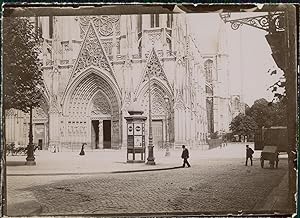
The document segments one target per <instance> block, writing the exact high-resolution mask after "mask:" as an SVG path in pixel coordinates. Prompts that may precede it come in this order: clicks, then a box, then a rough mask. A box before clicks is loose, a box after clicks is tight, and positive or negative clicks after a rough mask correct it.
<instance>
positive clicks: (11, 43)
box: [3, 17, 43, 165]
mask: <svg viewBox="0 0 300 218" xmlns="http://www.w3.org/2000/svg"><path fill="white" fill-rule="evenodd" d="M37 33H38V31H37V28H34V25H33V24H32V22H30V20H29V19H28V18H22V17H5V18H4V20H3V62H4V64H3V71H4V74H3V94H4V98H3V99H4V104H3V105H4V110H7V109H10V108H14V109H19V110H22V111H24V112H25V113H26V112H30V124H29V135H28V137H29V144H28V146H27V158H26V160H27V162H26V164H30V165H32V164H34V165H35V158H34V151H33V135H32V110H33V107H37V106H39V104H40V99H41V96H42V94H41V90H40V88H41V87H42V86H43V80H42V71H41V69H40V62H39V59H38V55H39V38H38V34H37Z"/></svg>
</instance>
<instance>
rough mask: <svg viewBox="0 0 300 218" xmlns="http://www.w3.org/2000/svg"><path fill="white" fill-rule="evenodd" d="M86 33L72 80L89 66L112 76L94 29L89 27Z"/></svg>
mask: <svg viewBox="0 0 300 218" xmlns="http://www.w3.org/2000/svg"><path fill="white" fill-rule="evenodd" d="M87 31H88V33H87V37H86V39H85V41H84V42H83V45H82V47H81V50H80V53H79V56H78V59H77V63H76V65H75V67H74V71H73V75H72V78H75V77H76V75H78V74H79V73H80V72H82V71H83V70H84V69H86V68H88V67H90V66H96V67H99V68H101V69H104V70H106V71H107V72H109V73H111V75H113V72H112V69H111V66H110V64H109V60H108V59H107V57H106V55H105V51H104V48H103V46H102V44H101V42H100V40H99V39H98V37H97V34H96V31H95V29H94V27H93V26H92V25H90V26H89V28H88V30H87Z"/></svg>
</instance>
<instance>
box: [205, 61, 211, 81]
mask: <svg viewBox="0 0 300 218" xmlns="http://www.w3.org/2000/svg"><path fill="white" fill-rule="evenodd" d="M212 68H213V61H212V60H207V61H205V62H204V70H205V78H206V82H208V83H212Z"/></svg>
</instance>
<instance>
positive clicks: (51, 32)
mask: <svg viewBox="0 0 300 218" xmlns="http://www.w3.org/2000/svg"><path fill="white" fill-rule="evenodd" d="M53 20H54V18H53V16H52V15H51V16H49V38H50V39H52V38H53Z"/></svg>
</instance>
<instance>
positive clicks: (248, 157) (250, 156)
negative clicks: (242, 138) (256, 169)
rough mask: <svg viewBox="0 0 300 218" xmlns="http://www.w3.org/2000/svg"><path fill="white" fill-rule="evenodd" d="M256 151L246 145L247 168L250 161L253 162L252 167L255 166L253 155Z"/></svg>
mask: <svg viewBox="0 0 300 218" xmlns="http://www.w3.org/2000/svg"><path fill="white" fill-rule="evenodd" d="M253 153H254V151H253V150H252V148H250V147H249V145H246V164H245V165H246V166H247V165H248V159H250V161H251V166H252V165H253V163H252V155H253Z"/></svg>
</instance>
